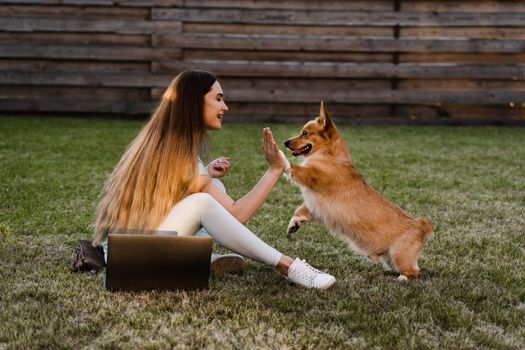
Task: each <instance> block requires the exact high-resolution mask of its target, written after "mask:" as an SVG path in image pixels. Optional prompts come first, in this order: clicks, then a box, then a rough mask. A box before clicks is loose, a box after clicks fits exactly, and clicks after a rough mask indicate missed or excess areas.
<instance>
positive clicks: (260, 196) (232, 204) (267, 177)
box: [203, 128, 286, 223]
mask: <svg viewBox="0 0 525 350" xmlns="http://www.w3.org/2000/svg"><path fill="white" fill-rule="evenodd" d="M263 151H264V156H265V158H266V161H267V162H268V164H269V166H270V168H269V169H268V170H267V171H266V173H265V174H264V175H263V177H262V178H261V179H260V180H259V182H257V184H256V185H255V186H254V187H253V189H252V190H251V191H250V192H248V193H247V194H246V195H244V196H243V197H242V198H240V199H239V200H237V201H234V200H233V199H231V197H230V196H228V195H227V194H226V193H224V192H222V191H221V190H219V189H218V188H216V187H215V186H214V185H213V184H211V183H208V185H207V186H206V187H205V188H204V189H203V192H207V193H209V194H210V195H211V196H212V197H213V198H215V199H216V200H217V201H218V202H219V203H220V204H221V205H222V206H223V207H224V208H226V210H228V211H229V212H230V213H231V214H232V215H233V216H234V217H235V218H236V219H237V220H239V221H240V222H242V223H245V222H246V221H248V219H249V218H250V217H251V216H252V215H253V214H254V213H255V212H256V211H257V209H259V207H260V206H261V205H262V204H263V202H264V200H265V199H266V197H268V195H269V194H270V192H271V191H272V189H273V187H274V186H275V184H276V183H277V181H278V180H279V176H280V175H281V173H282V171H283V169H284V168H285V166H286V163H285V160H284V159H283V157H282V156H281V155H280V154H279V148H278V147H277V144H276V143H275V140H274V139H273V135H272V132H271V130H270V129H269V128H265V129H264V130H263Z"/></svg>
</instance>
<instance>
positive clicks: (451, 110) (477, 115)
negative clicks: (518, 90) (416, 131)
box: [395, 105, 525, 125]
mask: <svg viewBox="0 0 525 350" xmlns="http://www.w3.org/2000/svg"><path fill="white" fill-rule="evenodd" d="M395 116H396V117H400V118H406V117H408V118H411V119H416V120H417V119H427V120H441V121H442V122H443V123H444V124H447V123H446V122H447V121H450V122H453V121H454V123H455V124H458V123H461V122H463V123H464V124H473V123H475V122H477V123H478V124H486V123H482V121H483V120H486V122H489V121H490V122H491V123H496V122H497V123H498V124H502V125H506V122H509V121H512V120H522V121H523V122H524V123H523V124H522V125H525V108H517V107H514V108H511V107H508V106H465V105H441V106H417V105H399V106H396V107H395ZM509 124H510V125H517V124H515V123H509Z"/></svg>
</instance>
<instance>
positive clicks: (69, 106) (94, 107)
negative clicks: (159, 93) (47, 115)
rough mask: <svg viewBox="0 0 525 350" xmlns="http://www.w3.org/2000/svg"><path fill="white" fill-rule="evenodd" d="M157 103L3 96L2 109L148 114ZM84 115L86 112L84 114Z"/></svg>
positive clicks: (5, 110) (0, 108)
mask: <svg viewBox="0 0 525 350" xmlns="http://www.w3.org/2000/svg"><path fill="white" fill-rule="evenodd" d="M154 107H155V103H153V102H147V101H138V100H119V99H117V100H102V99H86V100H80V99H61V98H56V99H50V98H41V99H38V98H33V99H31V98H2V97H1V96H0V110H1V111H4V112H31V113H38V112H65V113H104V114H105V113H118V114H125V115H130V114H141V115H144V116H145V115H146V114H149V113H150V112H151V110H152V109H153V108H154ZM83 115H84V114H83Z"/></svg>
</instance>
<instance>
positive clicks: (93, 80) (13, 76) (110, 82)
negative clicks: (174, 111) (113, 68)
mask: <svg viewBox="0 0 525 350" xmlns="http://www.w3.org/2000/svg"><path fill="white" fill-rule="evenodd" d="M171 79H173V76H157V75H150V74H133V73H126V74H111V73H105V74H103V73H101V74H93V73H76V74H75V73H73V72H71V73H57V72H50V73H47V72H44V73H40V74H34V73H33V72H16V71H0V85H8V84H12V85H47V86H92V87H148V88H149V87H152V86H161V87H166V86H167V85H168V84H169V82H170V81H171Z"/></svg>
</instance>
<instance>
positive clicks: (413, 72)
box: [153, 61, 525, 80]
mask: <svg viewBox="0 0 525 350" xmlns="http://www.w3.org/2000/svg"><path fill="white" fill-rule="evenodd" d="M192 67H201V68H203V69H208V70H211V71H213V72H215V73H216V74H218V75H220V76H246V75H250V76H262V77H309V78H316V77H332V78H336V79H343V78H438V77H440V78H472V79H511V80H525V63H524V64H519V65H501V66H492V65H457V64H409V63H404V64H398V65H396V64H387V63H383V64H380V63H377V64H373V63H369V64H365V63H363V64H356V63H335V62H330V63H328V62H323V63H318V62H286V61H280V62H278V61H274V62H269V61H267V62H264V63H259V62H250V61H247V62H243V61H193V62H191V61H190V62H157V63H153V70H154V71H156V72H161V71H165V72H166V71H180V70H184V69H191V68H192Z"/></svg>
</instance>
